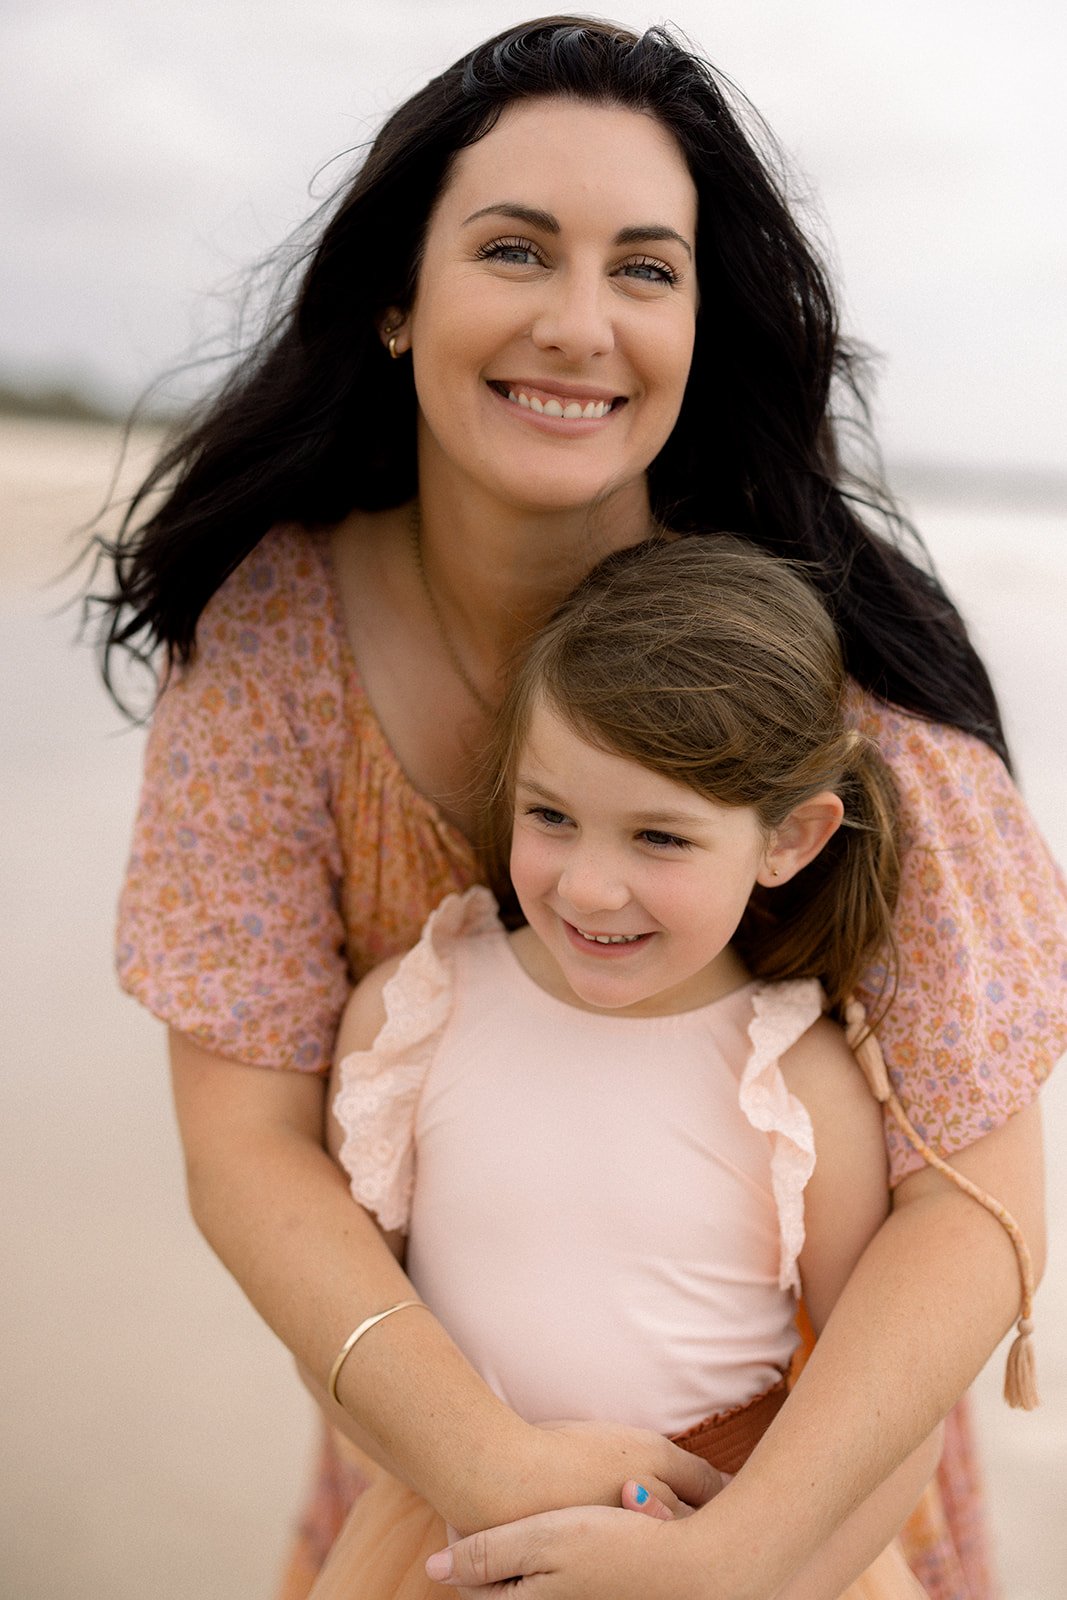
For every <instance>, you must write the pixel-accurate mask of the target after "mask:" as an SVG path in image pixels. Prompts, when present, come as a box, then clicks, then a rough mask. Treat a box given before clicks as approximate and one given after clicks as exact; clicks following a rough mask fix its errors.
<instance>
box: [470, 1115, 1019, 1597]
mask: <svg viewBox="0 0 1067 1600" xmlns="http://www.w3.org/2000/svg"><path fill="white" fill-rule="evenodd" d="M953 1164H954V1165H955V1166H956V1167H957V1168H958V1169H959V1170H960V1171H961V1172H963V1173H964V1174H965V1175H966V1176H967V1177H969V1178H971V1179H972V1180H973V1181H974V1182H975V1183H977V1184H979V1185H980V1186H981V1187H982V1188H984V1189H987V1190H988V1191H989V1192H990V1193H992V1194H995V1195H996V1196H997V1197H998V1199H1000V1200H1001V1201H1002V1202H1003V1204H1004V1205H1006V1206H1007V1208H1008V1209H1009V1210H1010V1211H1011V1212H1012V1213H1013V1215H1014V1216H1015V1217H1016V1219H1017V1221H1018V1222H1019V1224H1020V1226H1021V1227H1022V1229H1023V1232H1024V1233H1025V1235H1026V1237H1027V1240H1028V1242H1029V1244H1030V1248H1031V1251H1032V1253H1033V1256H1034V1262H1035V1267H1036V1270H1037V1272H1038V1274H1040V1272H1041V1270H1042V1268H1043V1264H1044V1254H1045V1234H1044V1215H1043V1187H1044V1186H1043V1167H1042V1150H1041V1123H1040V1113H1039V1109H1038V1107H1037V1105H1036V1104H1034V1105H1032V1106H1030V1107H1028V1108H1027V1109H1026V1110H1024V1111H1021V1112H1020V1113H1019V1114H1018V1115H1017V1116H1015V1117H1013V1118H1011V1119H1010V1121H1008V1122H1007V1123H1006V1124H1004V1125H1003V1126H1002V1127H1000V1128H997V1129H995V1130H994V1131H993V1132H991V1133H989V1134H987V1135H985V1137H984V1138H982V1139H980V1140H979V1141H978V1142H977V1143H976V1144H974V1145H971V1146H970V1147H969V1148H968V1149H966V1150H963V1151H960V1152H959V1153H958V1154H957V1155H955V1156H954V1157H953ZM1018 1307H1019V1277H1018V1270H1017V1267H1016V1263H1015V1254H1014V1251H1013V1250H1012V1247H1011V1245H1010V1243H1009V1241H1008V1238H1007V1236H1006V1234H1005V1233H1004V1231H1003V1229H1002V1228H1001V1227H1000V1225H999V1223H997V1222H996V1221H995V1220H994V1219H993V1218H992V1217H991V1216H990V1215H989V1214H988V1212H986V1211H985V1210H984V1209H983V1208H982V1207H981V1206H979V1205H977V1204H976V1203H975V1202H974V1201H973V1200H970V1199H969V1198H968V1197H967V1196H965V1195H963V1194H961V1193H960V1192H959V1191H958V1190H957V1189H956V1188H955V1187H954V1186H952V1185H951V1184H949V1183H948V1182H947V1181H945V1180H944V1179H942V1178H940V1177H939V1176H938V1174H936V1173H934V1172H929V1171H925V1170H924V1171H922V1172H917V1173H914V1174H912V1175H911V1176H909V1177H908V1178H905V1179H904V1181H903V1182H902V1183H901V1184H900V1186H899V1187H898V1189H897V1191H896V1194H895V1196H894V1205H893V1211H892V1214H891V1215H890V1217H889V1218H888V1220H887V1221H886V1222H885V1223H884V1225H883V1226H882V1227H881V1228H880V1229H879V1230H878V1232H877V1234H876V1235H875V1237H874V1238H873V1239H872V1240H871V1242H870V1244H869V1245H868V1246H867V1248H866V1249H865V1251H864V1252H863V1255H862V1256H861V1258H860V1260H859V1262H858V1263H857V1266H856V1268H855V1270H854V1272H853V1273H852V1276H851V1278H850V1279H849V1281H848V1283H847V1284H846V1286H845V1288H844V1290H843V1291H842V1293H841V1295H840V1298H839V1299H838V1301H837V1303H836V1304H835V1305H834V1307H833V1310H832V1311H831V1312H830V1314H829V1316H828V1318H827V1320H826V1324H825V1327H824V1328H823V1331H822V1334H821V1336H820V1338H819V1341H818V1344H817V1345H816V1347H815V1350H814V1351H813V1353H812V1355H811V1357H810V1359H809V1361H808V1364H807V1366H806V1367H805V1369H804V1372H803V1373H802V1375H801V1377H800V1380H799V1381H798V1383H797V1385H796V1388H795V1389H794V1390H793V1392H792V1394H791V1395H790V1397H789V1400H788V1402H787V1404H786V1405H785V1406H783V1408H782V1410H781V1411H780V1412H779V1414H778V1416H777V1418H776V1419H775V1421H774V1423H773V1425H772V1426H771V1428H770V1429H769V1430H768V1432H767V1434H766V1435H765V1437H764V1438H763V1439H762V1440H761V1442H760V1444H759V1446H758V1447H757V1449H756V1450H755V1451H754V1452H753V1455H752V1457H751V1459H750V1460H749V1462H748V1463H747V1464H746V1466H745V1468H744V1470H743V1472H741V1473H739V1474H738V1476H737V1477H736V1478H734V1480H733V1481H732V1482H731V1483H730V1484H729V1485H728V1486H727V1488H726V1489H725V1490H724V1491H723V1492H722V1494H721V1495H719V1496H718V1497H717V1498H716V1499H714V1500H713V1501H711V1502H710V1504H708V1505H707V1506H705V1507H704V1508H703V1509H702V1510H701V1511H699V1512H697V1513H696V1514H695V1515H694V1516H692V1517H689V1518H686V1519H683V1520H680V1521H678V1522H659V1521H653V1520H652V1519H650V1518H639V1517H634V1516H632V1515H631V1519H630V1520H631V1523H632V1524H633V1526H628V1525H627V1524H626V1521H625V1517H624V1516H622V1515H620V1514H617V1513H612V1512H609V1511H603V1512H596V1511H595V1510H589V1511H585V1512H573V1513H566V1514H563V1515H559V1514H550V1515H547V1516H540V1517H536V1518H533V1519H529V1520H528V1521H527V1522H525V1523H520V1524H515V1525H512V1526H511V1527H508V1528H498V1529H491V1530H489V1531H488V1533H486V1534H484V1535H481V1536H480V1537H479V1539H478V1540H477V1541H473V1542H472V1541H469V1540H467V1541H463V1542H461V1543H460V1544H459V1545H458V1546H456V1547H455V1549H454V1553H453V1560H454V1568H453V1570H454V1573H455V1576H454V1578H453V1579H452V1580H451V1581H453V1582H456V1583H459V1584H462V1585H464V1586H466V1587H475V1586H476V1585H478V1584H479V1583H482V1582H484V1583H485V1584H486V1585H488V1586H489V1587H488V1589H487V1590H483V1592H488V1593H490V1594H491V1593H492V1584H493V1583H494V1582H496V1581H497V1580H499V1579H502V1578H504V1577H505V1576H511V1575H512V1574H535V1573H536V1574H544V1576H543V1577H538V1578H537V1580H536V1582H532V1583H531V1584H530V1588H531V1592H533V1593H541V1594H543V1595H544V1597H545V1600H555V1597H557V1596H558V1597H560V1600H563V1597H564V1596H565V1597H566V1600H601V1597H603V1600H628V1597H631V1596H632V1597H633V1600H654V1597H655V1596H658V1595H661V1594H662V1595H664V1596H668V1595H670V1596H673V1597H675V1600H676V1597H677V1595H678V1594H680V1593H685V1592H689V1591H687V1590H685V1589H684V1588H683V1587H681V1584H682V1582H690V1581H692V1582H695V1583H698V1584H699V1589H694V1590H693V1591H692V1592H699V1593H700V1594H701V1596H702V1600H770V1597H772V1596H776V1595H777V1594H778V1593H779V1592H780V1591H781V1590H782V1588H783V1586H784V1585H785V1584H786V1583H787V1582H788V1581H789V1580H790V1579H791V1578H792V1577H795V1576H797V1575H799V1574H801V1573H803V1572H804V1570H805V1567H806V1565H807V1563H808V1562H809V1561H810V1560H811V1558H812V1556H813V1555H814V1554H815V1553H816V1552H817V1551H818V1550H820V1549H821V1548H822V1547H823V1546H824V1545H826V1544H827V1541H828V1540H830V1539H831V1537H832V1536H833V1535H834V1533H835V1530H836V1529H837V1528H838V1527H840V1526H841V1525H842V1524H843V1523H844V1522H845V1520H846V1518H848V1517H849V1515H850V1514H851V1513H852V1512H853V1511H854V1510H855V1509H856V1508H857V1507H858V1506H859V1505H860V1504H861V1503H862V1502H863V1501H864V1500H866V1499H867V1498H868V1497H869V1496H870V1495H871V1494H872V1493H873V1491H874V1490H875V1489H876V1488H877V1486H878V1485H879V1484H881V1483H883V1482H884V1481H885V1480H886V1479H888V1478H889V1476H890V1474H892V1473H893V1472H895V1471H896V1470H897V1468H899V1467H900V1465H901V1463H903V1462H904V1461H905V1460H906V1459H907V1458H908V1457H909V1456H910V1455H911V1453H912V1452H913V1451H916V1450H919V1449H920V1447H921V1446H922V1445H923V1443H924V1441H926V1440H927V1439H928V1438H929V1437H930V1435H931V1434H933V1432H934V1430H935V1428H936V1427H937V1425H938V1424H939V1423H940V1422H941V1420H942V1419H943V1418H944V1416H945V1415H946V1414H947V1412H948V1411H949V1410H950V1408H951V1407H952V1405H953V1404H954V1403H955V1401H956V1400H957V1399H958V1398H959V1397H960V1395H961V1394H962V1393H963V1392H964V1390H965V1389H966V1388H967V1387H968V1385H969V1384H970V1383H971V1382H972V1380H973V1378H974V1377H975V1375H976V1374H977V1373H978V1372H979V1370H980V1369H981V1367H982V1366H983V1365H984V1364H985V1362H986V1361H987V1360H988V1359H989V1356H990V1355H991V1354H992V1352H993V1350H994V1349H995V1347H996V1345H997V1344H998V1342H999V1341H1000V1339H1001V1338H1002V1337H1003V1335H1004V1334H1005V1332H1006V1331H1007V1330H1008V1328H1009V1327H1010V1326H1011V1324H1012V1322H1013V1321H1014V1319H1015V1317H1016V1316H1017V1315H1018ZM642 1524H644V1526H642Z"/></svg>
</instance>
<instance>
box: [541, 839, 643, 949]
mask: <svg viewBox="0 0 1067 1600" xmlns="http://www.w3.org/2000/svg"><path fill="white" fill-rule="evenodd" d="M557 888H558V891H559V894H560V896H561V898H562V899H563V900H564V901H566V903H567V905H568V906H569V907H570V908H571V910H572V911H574V912H576V913H579V914H581V915H582V916H585V917H589V916H591V915H592V914H594V913H595V912H597V911H621V910H622V908H623V906H625V905H626V904H627V902H628V901H629V899H630V891H629V889H628V888H627V886H626V883H625V880H624V879H623V877H622V875H621V874H620V873H619V872H617V871H615V870H614V868H613V866H612V863H611V861H610V860H609V859H605V858H604V857H598V856H597V855H594V854H593V853H592V852H587V851H575V852H574V853H573V854H571V855H570V856H569V857H568V860H567V864H566V866H565V867H564V869H563V871H562V872H561V873H560V875H559V882H558V884H557ZM593 931H594V932H596V931H597V930H596V929H594V930H593Z"/></svg>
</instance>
